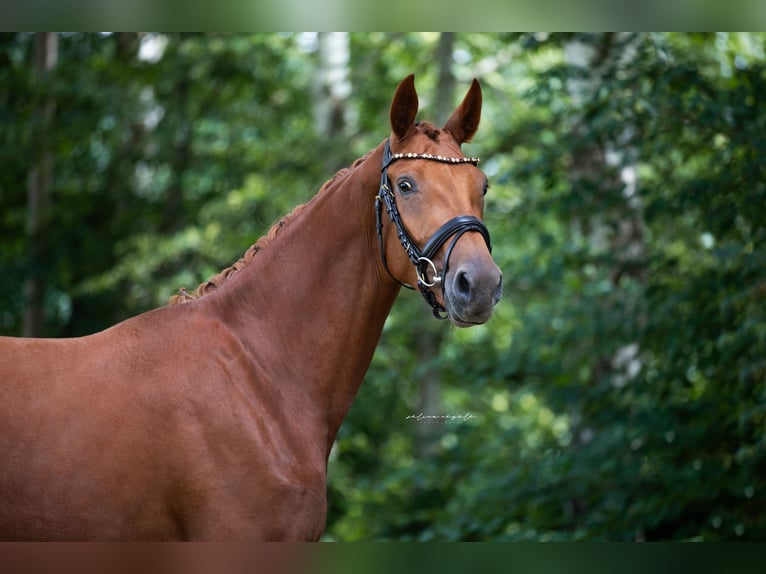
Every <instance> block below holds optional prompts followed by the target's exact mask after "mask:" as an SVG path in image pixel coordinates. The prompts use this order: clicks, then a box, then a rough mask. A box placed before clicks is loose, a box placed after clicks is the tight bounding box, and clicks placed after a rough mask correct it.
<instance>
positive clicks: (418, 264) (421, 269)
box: [375, 140, 492, 319]
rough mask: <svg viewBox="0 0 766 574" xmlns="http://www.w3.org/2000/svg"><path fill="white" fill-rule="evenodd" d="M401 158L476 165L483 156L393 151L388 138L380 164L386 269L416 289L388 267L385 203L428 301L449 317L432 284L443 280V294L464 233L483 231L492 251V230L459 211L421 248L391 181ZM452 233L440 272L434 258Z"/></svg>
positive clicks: (377, 201)
mask: <svg viewBox="0 0 766 574" xmlns="http://www.w3.org/2000/svg"><path fill="white" fill-rule="evenodd" d="M400 159H422V160H428V161H438V162H441V163H447V164H461V163H470V164H473V165H476V164H478V163H479V158H477V157H443V156H440V155H431V154H428V153H394V154H392V153H391V145H390V142H389V140H386V146H385V149H384V151H383V165H382V167H381V168H380V171H381V176H380V191H379V192H378V195H377V196H376V197H375V220H376V227H377V230H378V243H379V244H380V257H381V259H382V261H383V267H385V269H386V272H387V273H388V274H389V275H390V276H391V278H392V279H393V280H394V281H396V282H397V283H399V285H401V286H402V287H406V288H407V289H415V288H414V287H413V286H412V285H408V284H407V283H404V282H402V281H400V280H399V279H397V278H396V277H394V276H393V274H392V273H391V270H390V269H389V268H388V262H387V261H386V251H385V248H384V246H383V218H382V217H381V208H382V205H383V204H385V205H386V212H387V213H388V217H389V219H391V221H392V222H393V224H394V226H395V227H396V234H397V236H398V237H399V241H400V242H401V244H402V247H403V248H404V251H405V252H406V253H407V256H408V257H409V258H410V261H411V262H412V264H413V265H414V266H415V268H416V269H417V275H418V288H419V289H420V293H421V294H422V295H423V298H424V299H425V300H426V302H427V303H428V304H429V305H431V308H432V309H433V313H434V317H436V318H437V319H446V318H447V315H442V313H446V311H447V310H446V309H445V308H444V306H443V305H441V304H440V303H439V302H438V301H437V300H436V295H434V293H433V291H431V289H430V288H431V287H433V286H435V285H437V284H441V286H442V294H443V293H444V279H445V277H446V276H447V269H448V267H449V258H450V255H451V254H452V249H453V248H454V247H455V244H456V243H457V242H458V240H459V239H460V238H461V237H462V236H463V234H464V233H466V232H468V231H477V232H479V233H481V236H482V237H483V238H484V241H485V242H486V244H487V248H488V249H489V251H490V253H491V252H492V244H491V243H490V240H489V230H488V229H487V227H486V226H485V225H484V223H483V222H482V220H481V219H479V218H478V217H474V216H473V215H459V216H457V217H454V218H452V219H450V220H449V221H447V222H446V223H445V224H444V225H442V226H441V227H440V228H439V229H437V230H436V231H435V232H434V234H433V235H432V236H431V238H430V239H429V240H428V241H427V242H426V244H425V246H424V247H423V249H422V251H421V250H420V249H419V248H418V246H417V245H415V243H414V242H413V241H412V239H411V238H410V235H409V233H407V229H405V227H404V223H403V222H402V218H401V216H400V215H399V210H398V209H397V207H396V199H395V197H394V192H393V189H392V186H391V181H390V180H389V179H388V166H390V165H391V164H392V163H394V162H395V161H398V160H400ZM452 236H454V239H453V240H452V242H451V243H450V244H449V247H448V248H447V254H446V255H445V257H444V269H442V273H441V275H439V273H438V270H437V269H436V265H435V264H434V262H433V258H434V257H435V256H436V254H437V253H438V252H439V249H441V247H442V245H444V244H445V243H446V242H447V240H448V239H449V238H450V237H452ZM429 268H430V270H431V271H433V278H432V279H431V281H429V280H428V276H427V273H428V270H429Z"/></svg>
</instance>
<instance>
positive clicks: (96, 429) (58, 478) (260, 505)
mask: <svg viewBox="0 0 766 574" xmlns="http://www.w3.org/2000/svg"><path fill="white" fill-rule="evenodd" d="M417 110H418V98H417V93H416V91H415V85H414V79H413V76H409V77H407V78H406V79H404V80H403V81H402V83H401V84H400V85H399V87H398V88H397V91H396V93H395V95H394V98H393V101H392V104H391V113H390V119H391V128H392V132H391V134H390V136H389V137H388V138H387V139H386V140H385V141H383V142H382V143H381V144H380V145H378V146H377V147H376V148H374V149H373V150H371V151H370V152H368V153H367V155H365V156H364V157H362V158H360V159H359V160H357V161H356V162H355V163H354V164H353V165H352V166H351V167H350V168H348V169H345V170H341V171H340V172H338V173H337V174H336V175H335V177H334V178H333V179H331V180H330V181H328V182H327V183H326V184H325V185H324V186H323V187H322V189H321V190H320V192H319V193H318V194H317V195H316V196H315V197H314V198H313V199H312V200H311V201H310V202H309V203H307V204H306V205H305V206H302V207H299V208H297V209H296V210H295V211H294V212H293V213H292V214H290V215H288V216H287V217H285V218H284V219H283V220H282V221H281V222H279V223H278V224H277V225H275V226H274V227H273V228H272V230H271V231H270V232H269V234H268V236H267V237H265V238H262V239H261V240H259V241H258V242H257V243H256V244H255V245H254V246H253V247H251V248H250V250H248V252H247V253H246V255H245V256H244V257H243V258H242V259H241V260H240V261H238V262H237V263H235V264H234V265H233V266H232V267H230V268H229V269H227V270H225V271H224V272H222V273H221V274H219V275H217V276H216V277H214V278H213V279H212V280H211V281H209V282H207V283H204V284H202V285H201V286H200V287H199V288H198V289H197V291H196V293H194V294H189V293H186V292H185V291H184V292H182V294H181V295H180V296H178V297H176V300H175V301H173V302H174V303H184V304H171V305H168V306H166V307H162V308H159V309H155V310H153V311H150V312H147V313H144V314H141V315H138V316H136V317H133V318H131V319H128V320H126V321H124V322H122V323H119V324H117V325H115V326H113V327H111V328H109V329H106V330H105V331H102V332H99V333H96V334H93V335H89V336H86V337H81V338H72V339H22V338H9V337H2V338H0V381H1V384H2V387H1V388H2V399H0V539H3V540H10V539H15V540H19V539H21V540H94V539H95V540H179V539H180V540H189V539H192V540H237V539H238V540H243V539H250V540H316V539H318V538H320V536H321V535H322V531H323V529H324V523H325V514H326V469H327V459H328V455H329V453H330V448H331V446H332V444H333V441H334V439H335V435H336V433H337V432H338V428H339V427H340V425H341V422H342V421H343V418H344V417H345V415H346V413H347V411H348V409H349V407H350V406H351V403H352V401H353V400H354V397H355V395H356V393H357V391H358V389H359V386H360V384H361V382H362V379H363V377H364V375H365V372H366V370H367V368H368V366H369V364H370V360H371V358H372V354H373V352H374V350H375V346H376V345H377V342H378V339H379V338H380V334H381V331H382V328H383V323H384V322H385V320H386V316H387V315H388V313H389V311H390V309H391V306H392V304H393V302H394V299H395V298H396V296H397V294H398V292H399V290H400V286H401V284H410V283H416V284H418V285H419V287H420V290H421V292H422V293H423V295H424V296H425V297H426V299H427V301H428V302H429V304H431V305H432V307H433V308H434V313H435V314H437V315H440V316H443V317H447V318H449V320H450V322H451V323H453V324H454V325H457V326H461V327H465V326H470V325H475V324H480V323H484V322H485V321H487V319H489V317H490V315H491V314H492V310H493V307H494V305H495V304H496V303H497V302H498V300H499V298H500V292H501V273H500V270H499V269H498V267H497V266H496V265H495V263H494V262H493V260H492V258H491V255H490V248H489V234H488V232H487V230H486V228H485V227H484V224H483V223H482V222H481V220H480V218H481V216H482V212H483V206H484V193H485V192H486V188H487V184H486V178H485V176H484V175H483V174H482V172H481V171H479V169H477V167H476V163H477V162H478V159H477V158H470V157H465V155H464V154H463V153H462V152H461V149H460V145H461V143H463V142H467V141H469V140H470V139H471V137H472V136H473V135H474V133H475V132H476V129H477V127H478V124H479V117H480V113H481V89H480V87H479V84H478V82H477V81H476V80H474V81H473V83H472V85H471V87H470V89H469V91H468V93H467V94H466V96H465V98H464V100H463V101H462V103H461V104H460V105H459V106H458V107H457V108H456V109H455V111H454V112H453V113H452V115H451V116H450V118H449V119H448V121H447V122H446V124H445V125H444V126H443V127H442V128H437V127H435V126H434V125H432V124H429V123H426V122H419V123H416V122H415V115H416V113H417ZM403 247H404V248H403Z"/></svg>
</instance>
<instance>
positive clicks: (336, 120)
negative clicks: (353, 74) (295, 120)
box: [314, 32, 351, 139]
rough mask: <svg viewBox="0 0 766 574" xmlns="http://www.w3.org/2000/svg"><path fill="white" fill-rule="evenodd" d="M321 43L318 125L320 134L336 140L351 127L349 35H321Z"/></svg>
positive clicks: (316, 97)
mask: <svg viewBox="0 0 766 574" xmlns="http://www.w3.org/2000/svg"><path fill="white" fill-rule="evenodd" d="M317 39H318V43H319V50H318V56H319V65H318V66H317V70H316V76H315V79H314V123H315V126H316V131H317V134H319V135H320V136H321V137H323V138H326V139H333V138H336V137H338V136H342V135H343V134H345V133H346V131H347V129H348V127H349V126H348V124H349V115H348V106H347V101H348V97H349V95H350V94H351V82H350V81H349V69H348V62H349V59H350V53H349V51H350V48H349V35H348V33H347V32H320V33H319V35H318V37H317Z"/></svg>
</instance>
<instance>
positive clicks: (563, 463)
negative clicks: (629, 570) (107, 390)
mask: <svg viewBox="0 0 766 574" xmlns="http://www.w3.org/2000/svg"><path fill="white" fill-rule="evenodd" d="M765 50H766V35H764V34H761V33H697V34H687V33H577V34H549V33H523V34H522V33H468V32H464V33H447V32H444V33H438V32H435V33H415V32H407V33H404V32H402V33H390V32H380V33H371V32H357V33H318V34H317V33H252V34H242V33H237V34H213V33H204V34H181V33H163V34H160V33H103V34H99V33H60V34H51V33H38V34H31V33H3V34H1V35H0V276H2V278H3V288H2V290H1V291H0V334H4V335H26V336H46V337H68V336H78V335H83V334H86V333H91V332H94V331H97V330H100V329H103V328H106V327H108V326H109V325H112V324H114V323H115V322H117V321H120V320H122V319H124V318H127V317H129V316H132V315H135V314H137V313H140V312H142V311H145V310H148V309H151V308H153V307H156V306H159V305H163V304H165V303H166V302H167V299H168V298H169V297H170V296H171V295H172V294H174V293H175V292H176V291H177V289H178V288H179V287H180V286H187V287H194V286H196V285H197V284H198V283H199V282H201V281H203V280H205V279H207V278H208V277H209V276H210V275H212V274H214V273H215V272H217V271H218V270H220V269H221V268H223V267H225V266H227V265H229V264H230V263H231V262H232V261H234V260H236V259H237V258H238V257H239V256H240V255H241V254H242V253H243V252H244V250H245V249H246V248H247V247H248V246H249V245H250V244H251V243H253V242H254V241H255V240H256V239H257V238H258V237H259V236H260V235H261V234H262V233H264V232H265V231H266V230H267V229H268V227H269V226H270V225H271V223H273V222H274V221H275V220H276V219H277V218H278V217H279V216H281V215H282V214H284V213H286V212H287V211H289V210H290V209H291V208H292V207H294V206H295V205H296V204H298V203H303V202H305V201H307V200H308V199H309V198H310V197H311V196H312V195H313V194H314V193H315V192H316V191H317V190H318V189H319V187H320V186H321V184H322V183H323V182H324V181H325V180H327V179H329V178H330V177H331V176H332V174H333V173H334V172H335V171H336V170H337V169H339V168H342V167H345V166H347V165H349V164H350V163H351V162H352V161H353V160H354V159H356V158H357V157H359V156H361V155H363V154H364V153H365V152H366V151H367V150H368V149H370V148H371V147H373V146H375V145H377V144H378V143H379V142H380V141H381V140H382V139H383V138H385V137H386V136H387V134H388V131H389V126H388V106H389V103H390V99H391V96H392V94H393V91H394V89H395V87H396V85H397V84H398V82H399V81H400V80H401V79H402V78H403V77H404V76H406V75H407V74H409V73H415V74H416V83H417V88H418V91H419V95H420V99H421V108H422V112H421V114H420V118H422V119H432V120H435V121H438V122H443V121H444V120H445V119H446V117H447V115H448V114H449V112H451V110H452V109H453V108H454V106H455V105H456V104H457V103H458V102H459V101H460V99H461V98H462V96H463V94H464V93H465V90H466V89H467V87H468V85H469V82H470V80H471V78H473V77H478V78H479V80H480V81H481V83H482V87H483V90H484V101H485V106H484V113H483V119H482V124H481V127H480V130H479V133H478V134H477V136H476V138H475V142H474V143H471V144H467V145H465V146H464V148H465V151H466V153H467V154H469V155H479V156H481V158H482V163H481V166H482V169H483V170H484V171H485V173H486V174H487V176H488V178H489V180H490V185H491V187H490V191H489V194H488V198H487V212H486V221H487V224H488V226H489V229H490V231H491V233H492V238H493V245H494V255H495V258H496V261H497V262H498V264H499V265H500V267H501V268H502V269H503V272H504V279H505V297H504V300H503V301H502V302H501V304H500V305H499V306H498V308H497V311H496V314H495V316H494V318H493V319H492V320H491V322H490V323H489V324H487V325H486V326H482V327H476V328H472V329H468V330H459V329H455V328H452V327H450V326H449V325H447V324H444V323H439V322H436V321H434V320H433V319H432V318H431V316H430V311H429V309H428V308H427V307H426V306H425V305H424V304H423V302H422V300H421V299H420V298H419V297H418V296H417V295H415V294H412V293H410V292H404V293H402V295H401V296H400V298H399V300H398V301H397V303H396V305H395V308H394V310H393V312H392V314H391V316H390V318H389V320H388V322H387V324H386V328H385V331H384V334H383V338H382V340H381V343H380V345H379V347H378V350H377V352H376V354H375V357H374V359H373V362H372V365H371V367H370V370H369V372H368V375H367V377H366V380H365V383H364V384H363V386H362V389H361V392H360V394H359V396H358V398H357V401H356V403H355V404H354V406H353V408H352V409H351V411H350V413H349V416H348V418H347V420H346V422H345V423H344V425H343V427H342V428H341V431H340V433H339V435H338V439H337V442H336V445H335V447H334V449H333V452H332V454H331V458H330V467H329V514H328V522H327V531H326V534H325V539H326V540H348V541H356V540H411V541H430V540H446V541H452V540H482V541H504V540H615V541H628V540H630V541H633V540H674V541H676V540H708V541H718V540H762V539H764V538H766V444H765V443H766V438H765V437H766V433H765V432H764V430H765V429H766V387H765V386H764V379H765V376H766V355H765V353H764V349H766V309H765V307H764V300H765V299H766V245H765V244H764V240H766V177H765V176H766V173H765V171H766V167H765V166H766V164H765V163H764V160H763V157H764V155H766V101H765V100H764V94H766V65H765V61H764V56H765V53H764V52H765ZM306 312H307V313H308V312H309V311H308V310H307V311H306ZM317 320H321V318H318V319H317ZM421 413H422V414H424V415H451V416H453V417H454V418H452V419H440V422H438V423H436V422H433V420H431V422H427V421H428V420H429V419H421V420H420V421H418V420H417V418H415V417H416V416H417V415H419V414H421Z"/></svg>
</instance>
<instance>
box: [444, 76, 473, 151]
mask: <svg viewBox="0 0 766 574" xmlns="http://www.w3.org/2000/svg"><path fill="white" fill-rule="evenodd" d="M480 119H481V86H480V85H479V81H478V80H477V79H476V78H474V80H473V82H472V83H471V87H470V88H469V89H468V93H467V94H466V95H465V98H463V102H462V103H461V104H460V105H459V106H458V107H457V108H455V111H454V112H452V115H451V116H450V117H449V119H448V120H447V123H446V124H444V129H445V130H446V131H448V132H450V133H451V134H452V135H453V137H454V138H455V139H456V140H457V142H458V143H461V144H462V143H465V142H469V141H471V138H472V137H473V136H474V134H475V133H476V130H477V129H479V120H480Z"/></svg>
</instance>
